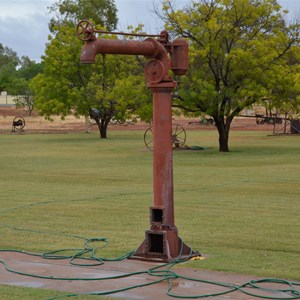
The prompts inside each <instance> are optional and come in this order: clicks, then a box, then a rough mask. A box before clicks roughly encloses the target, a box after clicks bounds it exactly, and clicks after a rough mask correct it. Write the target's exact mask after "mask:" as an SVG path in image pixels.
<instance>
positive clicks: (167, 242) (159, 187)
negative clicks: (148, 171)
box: [77, 20, 200, 262]
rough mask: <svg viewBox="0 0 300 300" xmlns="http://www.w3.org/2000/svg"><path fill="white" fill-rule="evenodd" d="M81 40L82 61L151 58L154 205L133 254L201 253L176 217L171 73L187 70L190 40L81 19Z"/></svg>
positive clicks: (166, 257) (159, 257)
mask: <svg viewBox="0 0 300 300" xmlns="http://www.w3.org/2000/svg"><path fill="white" fill-rule="evenodd" d="M96 32H98V33H109V34H122V35H133V36H143V37H145V40H143V41H137V40H108V39H101V38H96V35H95V33H96ZM77 35H78V37H79V39H81V40H83V41H85V45H84V47H83V49H82V52H81V59H80V62H81V63H85V64H92V63H94V62H95V58H96V55H97V54H127V55H144V56H145V57H146V58H148V59H149V62H148V63H147V64H146V66H145V69H144V73H145V78H146V82H147V86H148V88H149V89H150V90H151V91H152V95H153V205H152V207H151V208H150V225H151V227H150V230H147V231H146V233H145V240H144V241H143V242H142V244H141V245H140V246H139V248H138V249H137V250H136V252H135V253H134V254H133V255H132V257H131V258H135V259H143V260H151V261H163V262H168V261H172V260H175V259H177V258H178V256H179V255H180V257H181V258H186V257H190V256H199V255H200V254H199V253H198V252H195V251H193V250H192V249H191V248H190V247H189V246H187V245H186V244H184V243H183V242H182V241H181V239H180V238H179V236H178V230H177V228H176V226H175V221H174V199H173V161H172V155H173V153H172V106H171V105H172V103H171V98H172V97H171V94H172V91H173V89H174V88H175V86H176V82H175V81H174V80H173V79H172V78H171V77H170V75H169V71H170V70H171V71H172V72H173V73H174V74H175V75H184V74H185V73H186V72H187V70H188V44H187V42H186V41H185V40H184V39H175V40H174V41H173V42H170V41H169V38H168V33H167V32H166V31H162V32H161V33H160V34H159V35H147V34H129V33H121V32H106V31H100V30H95V29H94V27H93V25H92V24H91V23H90V22H89V21H87V20H82V21H80V22H79V23H78V25H77Z"/></svg>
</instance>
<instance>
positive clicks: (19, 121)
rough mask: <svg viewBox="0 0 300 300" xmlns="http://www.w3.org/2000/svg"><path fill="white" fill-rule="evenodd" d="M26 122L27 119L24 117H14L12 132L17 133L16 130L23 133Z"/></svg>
mask: <svg viewBox="0 0 300 300" xmlns="http://www.w3.org/2000/svg"><path fill="white" fill-rule="evenodd" d="M25 124H26V123H25V119H24V118H23V117H15V118H14V119H13V122H12V128H11V132H13V133H16V132H20V133H23V132H24V127H25Z"/></svg>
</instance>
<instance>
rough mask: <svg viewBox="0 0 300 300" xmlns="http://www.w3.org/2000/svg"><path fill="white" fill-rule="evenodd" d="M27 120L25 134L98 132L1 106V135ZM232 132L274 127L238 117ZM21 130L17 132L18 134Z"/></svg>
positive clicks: (189, 122)
mask: <svg viewBox="0 0 300 300" xmlns="http://www.w3.org/2000/svg"><path fill="white" fill-rule="evenodd" d="M20 117H22V118H23V119H24V120H25V126H24V128H23V130H24V132H25V133H27V134H28V133H68V132H85V131H87V130H91V131H98V128H97V126H96V125H92V126H90V125H89V124H86V121H85V118H84V117H80V118H75V117H74V116H68V117H66V118H65V120H61V118H60V117H59V116H53V119H54V121H52V122H50V121H48V120H46V119H45V118H44V117H43V116H39V115H38V114H36V113H33V114H32V116H29V115H28V113H27V112H26V111H24V110H19V109H16V108H15V107H7V106H0V133H1V134H5V133H11V132H12V123H13V121H14V119H15V118H16V120H18V119H20ZM173 123H176V124H180V125H182V126H183V127H184V128H185V129H186V130H215V127H214V125H202V124H200V122H199V119H186V118H180V117H176V118H173ZM148 127H149V124H148V123H145V122H142V121H138V122H137V123H136V124H134V125H128V124H123V125H120V124H117V125H109V130H129V129H130V130H143V131H145V130H146V129H147V128H148ZM231 130H260V131H269V132H270V133H272V132H273V125H268V124H263V125H257V124H256V120H255V118H254V117H236V118H235V119H234V120H233V123H232V125H231ZM18 132H20V130H18V129H17V130H16V133H18Z"/></svg>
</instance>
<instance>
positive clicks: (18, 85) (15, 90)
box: [7, 56, 43, 115]
mask: <svg viewBox="0 0 300 300" xmlns="http://www.w3.org/2000/svg"><path fill="white" fill-rule="evenodd" d="M42 72H43V65H42V64H41V63H36V62H35V61H32V60H30V59H29V57H27V56H23V57H22V58H21V60H20V65H19V68H18V70H17V71H16V72H15V75H14V77H13V78H12V80H11V82H10V84H9V86H8V88H7V90H8V92H9V93H10V94H11V95H14V96H15V99H14V102H15V104H16V107H17V108H22V109H25V110H26V111H27V112H28V114H29V115H31V114H32V112H33V110H34V93H33V91H32V90H31V89H30V87H29V83H30V80H31V79H32V78H34V77H35V76H37V75H38V74H39V73H42Z"/></svg>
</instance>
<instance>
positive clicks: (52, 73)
mask: <svg viewBox="0 0 300 300" xmlns="http://www.w3.org/2000/svg"><path fill="white" fill-rule="evenodd" d="M106 38H115V36H106ZM81 49H82V43H81V41H80V40H79V39H78V38H77V36H76V34H75V30H74V27H69V26H67V25H64V26H61V27H60V28H59V29H58V30H57V33H56V35H55V37H53V38H52V37H51V38H50V42H49V44H48V45H47V48H46V53H45V56H44V57H43V64H44V72H43V74H39V75H38V76H36V77H35V78H34V79H33V80H32V82H31V85H30V86H31V88H32V89H33V90H34V92H35V106H36V108H37V109H38V110H39V111H40V112H41V114H43V115H45V116H46V117H47V118H48V119H51V115H53V114H59V115H61V116H62V117H65V116H67V115H68V114H70V113H73V114H75V116H82V115H84V116H87V115H89V114H90V115H91V116H92V117H93V118H94V119H95V121H96V122H97V125H98V127H99V132H100V138H106V137H107V126H108V123H109V121H110V119H111V118H112V117H113V116H114V114H115V113H116V112H118V114H120V115H124V114H125V113H128V109H130V106H131V107H132V104H131V101H130V99H125V97H123V96H122V95H124V93H123V94H121V96H120V97H118V94H117V93H116V92H115V89H118V90H119V91H120V90H121V86H122V83H121V82H122V80H125V82H126V81H127V78H128V77H129V76H140V74H141V73H142V69H141V67H140V66H139V64H138V63H137V61H136V59H135V57H133V56H120V55H106V56H104V55H98V56H97V59H96V63H95V64H92V65H84V64H81V63H80V53H81ZM138 93H139V89H138V87H136V88H135V94H136V95H138ZM140 94H141V93H140Z"/></svg>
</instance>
